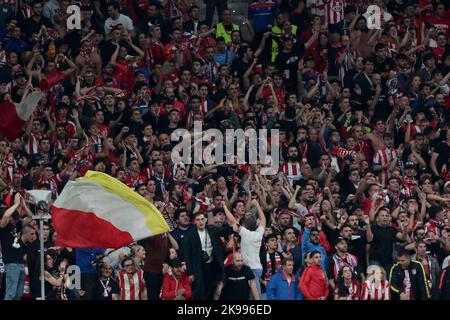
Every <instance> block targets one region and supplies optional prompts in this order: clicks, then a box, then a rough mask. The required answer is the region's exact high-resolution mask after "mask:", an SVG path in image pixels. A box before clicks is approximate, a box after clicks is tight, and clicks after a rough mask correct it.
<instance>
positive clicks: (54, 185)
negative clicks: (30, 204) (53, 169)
mask: <svg viewBox="0 0 450 320" xmlns="http://www.w3.org/2000/svg"><path fill="white" fill-rule="evenodd" d="M61 181H62V177H61V175H60V174H59V173H58V174H55V175H54V176H53V177H51V178H50V179H44V178H43V177H42V178H41V179H39V181H38V183H37V184H38V186H39V188H42V187H43V186H44V185H45V184H46V185H48V186H50V190H51V191H52V193H53V194H55V195H57V194H58V184H60V183H61Z"/></svg>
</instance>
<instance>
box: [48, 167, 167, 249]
mask: <svg viewBox="0 0 450 320" xmlns="http://www.w3.org/2000/svg"><path fill="white" fill-rule="evenodd" d="M52 219H53V224H54V226H55V228H56V231H57V238H56V244H57V245H58V246H62V247H71V248H120V247H123V246H125V245H128V244H130V243H132V242H135V241H138V240H142V239H145V238H148V237H150V236H154V235H157V234H161V233H164V232H167V231H169V226H168V225H167V223H166V221H165V220H164V218H163V216H162V215H161V213H160V212H159V211H158V209H157V208H156V207H155V206H154V205H153V204H151V203H150V202H149V201H148V200H146V199H145V198H143V197H142V196H141V195H139V194H138V193H136V192H134V191H133V190H131V189H130V188H129V187H127V186H126V185H125V184H123V183H122V182H120V181H118V180H117V179H115V178H113V177H111V176H109V175H107V174H104V173H101V172H97V171H88V172H87V173H86V175H85V176H84V177H83V178H78V179H77V180H76V181H69V182H68V183H67V185H66V186H65V187H64V189H63V191H62V193H61V195H60V196H59V197H58V199H57V200H56V201H55V203H54V205H53V208H52Z"/></svg>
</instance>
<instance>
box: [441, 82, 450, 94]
mask: <svg viewBox="0 0 450 320" xmlns="http://www.w3.org/2000/svg"><path fill="white" fill-rule="evenodd" d="M439 89H440V90H441V92H442V94H443V95H444V96H448V93H449V91H450V88H449V87H448V84H444V85H443V86H439Z"/></svg>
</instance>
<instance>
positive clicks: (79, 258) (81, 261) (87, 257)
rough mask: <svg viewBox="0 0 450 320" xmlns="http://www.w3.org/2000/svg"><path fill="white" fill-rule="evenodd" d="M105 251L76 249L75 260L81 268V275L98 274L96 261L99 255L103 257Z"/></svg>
mask: <svg viewBox="0 0 450 320" xmlns="http://www.w3.org/2000/svg"><path fill="white" fill-rule="evenodd" d="M104 252H105V249H96V248H87V249H76V250H75V260H76V263H77V266H78V267H80V271H81V273H96V272H97V270H96V268H95V265H94V263H95V260H96V259H97V256H98V255H102V254H103V253H104Z"/></svg>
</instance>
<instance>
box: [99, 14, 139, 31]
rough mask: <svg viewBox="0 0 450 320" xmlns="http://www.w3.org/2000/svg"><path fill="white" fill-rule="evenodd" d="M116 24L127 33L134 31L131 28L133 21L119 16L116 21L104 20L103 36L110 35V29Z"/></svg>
mask: <svg viewBox="0 0 450 320" xmlns="http://www.w3.org/2000/svg"><path fill="white" fill-rule="evenodd" d="M118 24H121V25H122V26H123V28H124V29H125V30H126V31H127V32H130V31H132V30H133V29H134V28H133V20H131V18H130V17H128V16H126V15H123V14H120V15H119V17H118V18H117V19H116V20H113V19H112V18H111V17H109V18H108V19H106V21H105V34H110V33H111V30H112V28H113V27H114V26H117V25H118Z"/></svg>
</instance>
